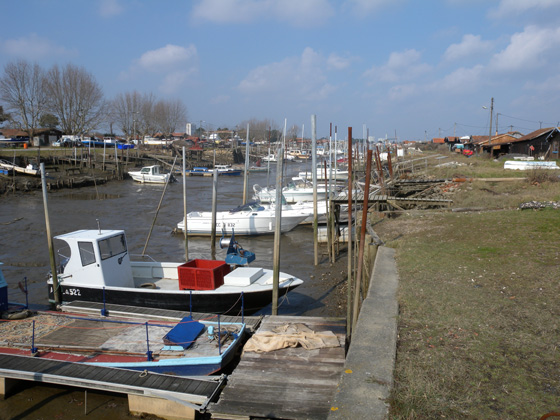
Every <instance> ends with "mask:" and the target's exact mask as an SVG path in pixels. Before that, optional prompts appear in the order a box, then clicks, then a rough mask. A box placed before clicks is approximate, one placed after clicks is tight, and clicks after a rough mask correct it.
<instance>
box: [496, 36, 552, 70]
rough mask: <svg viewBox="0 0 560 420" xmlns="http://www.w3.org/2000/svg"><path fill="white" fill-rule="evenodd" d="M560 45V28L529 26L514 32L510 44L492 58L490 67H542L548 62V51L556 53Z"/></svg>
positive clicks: (519, 68)
mask: <svg viewBox="0 0 560 420" xmlns="http://www.w3.org/2000/svg"><path fill="white" fill-rule="evenodd" d="M559 47H560V28H541V27H538V26H528V27H526V28H525V30H524V31H523V32H519V33H516V34H513V35H512V36H511V39H510V43H509V45H508V46H507V47H506V48H505V49H504V50H502V51H500V52H499V53H497V54H495V55H494V57H493V58H492V60H491V63H490V67H491V68H492V69H493V70H497V71H517V70H526V69H534V68H537V67H541V66H542V65H544V64H545V63H546V62H547V59H548V56H547V53H548V52H550V53H551V54H554V55H556V54H557V53H556V51H557V49H558V48H559Z"/></svg>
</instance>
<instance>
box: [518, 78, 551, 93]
mask: <svg viewBox="0 0 560 420" xmlns="http://www.w3.org/2000/svg"><path fill="white" fill-rule="evenodd" d="M524 88H525V89H527V90H532V91H537V92H540V93H550V92H553V91H556V92H560V74H555V75H553V76H551V77H549V78H548V79H546V80H543V81H539V82H538V83H537V82H534V81H529V82H527V83H526V84H525V86H524Z"/></svg>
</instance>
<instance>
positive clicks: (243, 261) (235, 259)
mask: <svg viewBox="0 0 560 420" xmlns="http://www.w3.org/2000/svg"><path fill="white" fill-rule="evenodd" d="M225 235H226V232H225V230H224V231H222V238H221V239H220V248H222V249H223V248H225V244H226V242H227V240H226V238H225ZM253 261H255V253H253V252H251V251H247V250H245V249H243V248H242V247H241V245H239V242H237V241H236V240H235V232H234V231H233V230H232V231H231V238H230V239H229V244H228V250H227V255H226V264H230V265H249V263H251V262H253Z"/></svg>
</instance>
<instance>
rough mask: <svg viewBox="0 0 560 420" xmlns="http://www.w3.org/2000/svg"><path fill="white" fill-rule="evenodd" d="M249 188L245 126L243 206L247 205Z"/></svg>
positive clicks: (247, 141)
mask: <svg viewBox="0 0 560 420" xmlns="http://www.w3.org/2000/svg"><path fill="white" fill-rule="evenodd" d="M248 188H249V124H247V140H246V141H245V174H244V177H243V204H245V203H247V199H248V197H247V189H248Z"/></svg>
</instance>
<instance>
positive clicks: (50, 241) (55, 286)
mask: <svg viewBox="0 0 560 420" xmlns="http://www.w3.org/2000/svg"><path fill="white" fill-rule="evenodd" d="M40 168H41V184H42V187H43V206H44V208H45V225H46V226H47V242H48V244H49V257H50V262H51V273H52V280H53V296H54V303H55V305H57V306H58V305H60V302H61V298H60V290H59V288H58V273H57V272H56V261H55V258H54V248H53V239H52V235H51V222H50V219H49V206H48V204H47V177H46V173H45V163H44V162H41V166H40ZM14 172H15V171H14Z"/></svg>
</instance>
